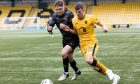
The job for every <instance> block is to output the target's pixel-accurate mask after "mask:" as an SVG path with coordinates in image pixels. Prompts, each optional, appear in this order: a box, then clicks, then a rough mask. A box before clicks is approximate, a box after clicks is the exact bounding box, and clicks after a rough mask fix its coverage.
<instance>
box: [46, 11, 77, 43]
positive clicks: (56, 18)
mask: <svg viewBox="0 0 140 84" xmlns="http://www.w3.org/2000/svg"><path fill="white" fill-rule="evenodd" d="M73 17H74V14H73V13H72V12H71V11H69V10H67V9H66V10H65V12H64V14H63V15H61V16H60V15H58V14H57V13H54V14H53V15H52V20H50V21H49V26H52V27H53V26H54V25H55V24H56V26H57V27H58V29H59V30H60V32H61V34H62V36H63V40H67V39H68V40H70V39H73V40H74V39H75V40H76V39H78V35H77V34H72V33H70V32H67V31H64V30H63V29H60V24H61V23H63V24H66V25H67V26H69V27H70V28H71V29H73V25H72V18H73Z"/></svg>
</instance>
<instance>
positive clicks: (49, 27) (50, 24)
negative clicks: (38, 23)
mask: <svg viewBox="0 0 140 84" xmlns="http://www.w3.org/2000/svg"><path fill="white" fill-rule="evenodd" d="M54 25H55V16H52V17H51V18H50V19H49V20H48V28H47V31H48V32H49V31H52V29H53V26H54Z"/></svg>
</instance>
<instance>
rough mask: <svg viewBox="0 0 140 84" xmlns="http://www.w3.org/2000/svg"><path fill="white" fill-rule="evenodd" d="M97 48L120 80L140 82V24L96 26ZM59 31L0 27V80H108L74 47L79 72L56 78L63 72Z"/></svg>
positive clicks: (18, 83)
mask: <svg viewBox="0 0 140 84" xmlns="http://www.w3.org/2000/svg"><path fill="white" fill-rule="evenodd" d="M96 36H97V39H98V40H99V44H100V50H99V52H98V54H97V58H98V59H99V60H100V62H102V63H103V64H105V65H106V66H107V67H108V68H110V69H112V70H113V72H114V73H116V74H118V75H120V77H121V79H120V81H119V84H140V28H129V29H126V28H122V29H121V28H120V29H110V32H108V33H103V32H102V30H101V29H96ZM61 49H62V44H61V34H60V33H59V32H58V31H57V30H55V32H54V37H50V36H49V35H48V33H47V31H45V30H44V31H43V30H41V31H26V30H24V31H0V84H40V82H41V81H42V80H43V79H51V80H52V81H53V83H54V84H111V81H109V80H108V79H107V77H106V76H104V75H101V74H99V73H97V72H96V71H94V70H93V69H92V68H91V67H90V66H89V65H88V64H86V63H85V61H84V58H83V56H82V54H81V53H80V52H79V48H77V49H76V50H75V52H74V58H75V60H76V61H77V65H78V67H79V68H80V70H81V72H82V74H81V75H80V76H79V77H78V79H77V80H74V81H71V77H72V76H73V70H72V69H71V67H69V74H70V77H69V78H67V79H66V80H65V81H61V82H58V81H57V79H58V78H59V77H60V75H62V73H63V68H62V60H61V57H60V51H61Z"/></svg>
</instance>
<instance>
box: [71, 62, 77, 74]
mask: <svg viewBox="0 0 140 84" xmlns="http://www.w3.org/2000/svg"><path fill="white" fill-rule="evenodd" d="M70 65H71V67H72V68H73V70H74V71H75V72H77V71H78V67H77V66H76V62H75V60H73V61H72V62H70Z"/></svg>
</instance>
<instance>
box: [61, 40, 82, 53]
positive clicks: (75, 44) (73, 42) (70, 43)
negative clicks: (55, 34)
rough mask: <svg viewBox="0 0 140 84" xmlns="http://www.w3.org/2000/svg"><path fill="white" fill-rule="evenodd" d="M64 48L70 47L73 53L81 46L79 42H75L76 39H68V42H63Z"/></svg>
mask: <svg viewBox="0 0 140 84" xmlns="http://www.w3.org/2000/svg"><path fill="white" fill-rule="evenodd" d="M62 43H63V47H65V46H66V45H69V46H70V47H71V48H72V51H74V49H75V48H76V47H77V46H79V40H77V39H76V40H74V39H69V40H68V39H67V40H63V42H62Z"/></svg>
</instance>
